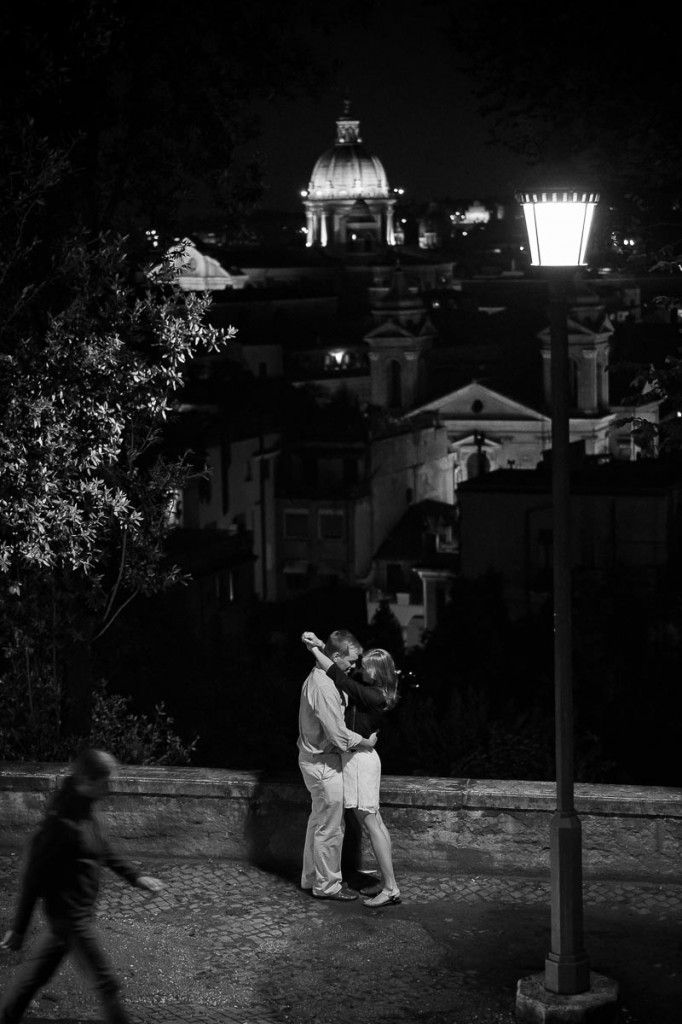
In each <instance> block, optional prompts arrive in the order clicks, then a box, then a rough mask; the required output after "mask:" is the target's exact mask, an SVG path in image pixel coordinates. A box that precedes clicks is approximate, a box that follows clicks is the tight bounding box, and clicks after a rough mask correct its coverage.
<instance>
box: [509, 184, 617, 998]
mask: <svg viewBox="0 0 682 1024" xmlns="http://www.w3.org/2000/svg"><path fill="white" fill-rule="evenodd" d="M516 198H517V200H518V201H519V202H520V203H521V206H522V207H523V213H524V216H525V219H526V227H527V229H528V239H529V242H530V249H531V259H532V263H533V265H534V266H537V267H542V268H543V271H544V273H545V275H546V277H547V280H548V282H549V298H550V343H551V400H552V525H553V534H554V537H553V577H554V580H553V587H554V700H555V705H554V728H555V757H556V811H555V813H554V814H553V816H552V821H551V824H550V873H551V950H550V952H549V953H548V954H547V957H546V959H545V975H544V985H545V988H546V989H547V990H548V991H549V992H553V993H557V994H559V995H576V994H578V993H582V992H587V991H588V990H589V988H590V964H589V960H588V958H587V954H586V953H585V950H584V948H583V907H582V836H581V826H580V820H579V818H578V815H577V814H576V811H575V805H574V801H573V693H572V689H573V682H572V664H571V662H572V656H571V646H572V635H571V534H570V515H571V507H570V473H569V450H570V449H569V446H570V431H569V358H568V328H567V323H566V320H567V311H568V310H567V298H566V297H567V291H568V285H569V282H570V280H571V278H572V276H573V274H574V272H575V268H576V267H579V266H582V265H584V263H585V251H586V248H587V243H588V239H589V232H590V226H591V224H592V219H593V216H594V210H595V207H596V205H597V202H598V200H599V196H598V195H597V194H595V193H592V192H580V191H571V190H568V189H546V190H538V191H536V192H524V193H520V194H519V195H517V197H516Z"/></svg>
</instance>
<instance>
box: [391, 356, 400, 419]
mask: <svg viewBox="0 0 682 1024" xmlns="http://www.w3.org/2000/svg"><path fill="white" fill-rule="evenodd" d="M402 404H403V393H402V369H401V366H400V363H399V362H398V361H397V360H395V359H392V360H391V362H390V363H389V364H388V406H389V409H400V408H402Z"/></svg>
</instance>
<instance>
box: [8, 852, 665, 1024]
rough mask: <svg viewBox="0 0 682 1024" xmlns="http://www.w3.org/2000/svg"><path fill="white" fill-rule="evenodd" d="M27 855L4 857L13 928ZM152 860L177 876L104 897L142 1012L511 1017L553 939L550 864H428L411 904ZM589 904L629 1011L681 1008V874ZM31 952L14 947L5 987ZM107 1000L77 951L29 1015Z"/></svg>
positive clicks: (158, 1023) (239, 868)
mask: <svg viewBox="0 0 682 1024" xmlns="http://www.w3.org/2000/svg"><path fill="white" fill-rule="evenodd" d="M17 862H18V858H17V857H15V856H6V857H4V858H3V857H0V916H1V917H2V919H3V920H2V925H1V927H3V929H4V927H5V925H7V924H8V923H9V917H10V914H11V909H12V905H13V902H14V897H15V892H16V880H17V868H18V864H17ZM144 869H145V871H146V872H148V873H149V874H153V875H156V876H157V877H159V878H162V879H163V880H164V882H165V888H164V890H163V891H162V892H161V893H160V894H159V895H157V896H150V895H149V894H146V893H143V892H142V891H140V890H137V889H133V888H131V887H129V886H127V885H126V884H125V883H123V882H121V881H120V880H119V879H117V878H116V877H115V876H113V875H108V876H107V878H106V883H105V886H104V889H103V892H102V894H101V897H100V901H99V910H98V920H99V927H100V930H101V933H102V938H103V942H104V943H105V945H106V947H107V948H108V950H109V952H110V955H111V957H112V959H113V960H114V962H115V964H116V968H117V970H118V972H119V974H120V976H121V980H122V982H123V985H124V991H125V996H126V1002H127V1004H128V1006H129V1009H130V1012H131V1016H132V1017H133V1019H134V1020H135V1021H139V1022H140V1024H142V1022H145V1024H195V1022H196V1024H205V1022H214V1024H351V1022H353V1024H369V1022H370V1021H371V1022H372V1024H408V1022H422V1024H474V1022H477V1024H511V1022H512V1021H513V1020H514V997H515V991H516V982H517V980H518V979H519V978H521V977H525V976H527V975H528V974H533V973H537V972H539V971H542V969H543V965H544V957H545V954H546V953H547V951H548V948H549V883H548V882H547V881H546V880H539V879H535V878H527V877H512V878H510V877H500V876H478V877H470V876H463V875H450V876H442V875H431V874H425V873H420V874H416V875H412V876H411V877H406V878H404V879H401V880H400V886H401V892H402V896H403V902H402V903H401V904H400V905H399V906H396V907H389V908H385V909H382V910H368V909H367V908H365V907H363V906H362V905H361V901H360V900H358V901H355V902H353V903H346V904H339V903H333V902H324V901H318V900H314V899H312V898H311V897H310V896H309V895H307V894H305V893H303V892H301V891H300V890H299V889H298V886H297V884H296V881H295V880H292V879H290V878H281V877H279V876H277V875H275V874H272V873H269V872H266V871H263V870H260V869H259V868H256V867H253V866H249V865H247V864H243V863H236V862H233V861H206V860H202V861H190V860H174V859H168V860H164V861H153V862H145V864H144ZM352 881H356V882H357V879H353V880H352ZM584 908H585V945H586V948H587V952H588V955H589V956H590V960H591V965H592V969H593V970H595V971H597V972H598V973H601V974H606V975H608V976H609V977H612V978H616V979H617V980H618V982H619V984H620V989H621V999H622V1010H621V1017H622V1020H623V1021H624V1022H627V1024H673V1022H674V1024H678V1022H679V1019H680V1011H681V1009H682V884H674V883H668V884H665V885H656V884H643V883H639V882H638V883H633V882H608V881H589V882H587V883H586V884H585V886H584ZM39 924H40V922H39V920H37V921H36V922H35V923H34V926H33V930H32V932H31V936H32V935H33V934H34V933H35V931H37V929H38V927H39ZM29 941H30V937H29ZM19 959H20V954H16V953H0V983H2V984H3V987H4V984H5V983H6V981H7V979H8V978H9V977H10V975H11V973H12V971H13V970H14V968H15V967H16V965H17V963H18V962H19ZM98 1012H99V1011H98V1006H97V1004H96V1003H95V1002H94V1000H93V997H92V994H91V993H90V991H89V989H88V988H87V985H86V984H85V983H84V982H83V981H82V979H81V977H80V975H79V974H78V973H77V971H76V970H74V968H73V967H72V966H71V964H70V963H67V964H66V965H65V966H64V967H63V968H62V970H61V972H60V973H59V974H58V975H57V976H56V977H55V978H54V979H53V981H52V982H51V983H50V986H49V987H48V988H47V989H46V990H44V991H43V993H42V996H41V998H40V999H39V1000H37V1001H36V1003H35V1004H33V1006H32V1008H31V1011H30V1013H31V1015H32V1017H31V1018H29V1017H27V1018H26V1019H27V1021H28V1020H29V1019H32V1020H33V1021H34V1022H35V1021H38V1020H41V1019H42V1020H45V1021H55V1020H60V1021H76V1020H78V1021H90V1020H92V1019H94V1018H97V1016H98Z"/></svg>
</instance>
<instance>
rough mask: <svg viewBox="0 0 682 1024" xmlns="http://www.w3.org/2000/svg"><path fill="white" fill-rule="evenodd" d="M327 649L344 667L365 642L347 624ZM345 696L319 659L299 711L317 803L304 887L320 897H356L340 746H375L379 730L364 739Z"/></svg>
mask: <svg viewBox="0 0 682 1024" xmlns="http://www.w3.org/2000/svg"><path fill="white" fill-rule="evenodd" d="M324 652H325V654H326V655H327V657H329V658H331V659H332V661H334V662H336V664H337V665H339V667H340V668H342V669H343V671H344V672H349V671H350V670H351V668H352V667H353V665H355V663H356V662H357V661H358V659H359V658H360V656H361V654H362V645H361V644H360V643H359V641H358V640H357V639H356V638H355V637H354V636H353V634H352V633H349V632H348V630H346V629H337V630H335V632H333V633H331V634H330V636H329V639H328V640H327V642H326V644H325V647H324ZM344 709H345V703H344V698H343V696H342V694H341V693H339V691H338V690H337V689H336V687H335V686H334V683H333V682H332V680H331V679H330V678H329V676H328V675H327V673H326V672H325V671H323V669H321V668H318V666H317V665H315V667H314V668H313V669H312V671H311V673H310V675H309V676H308V678H307V679H306V681H305V682H304V684H303V689H302V690H301V702H300V707H299V714H298V730H299V736H298V764H299V767H300V769H301V774H302V775H303V781H304V782H305V784H306V787H307V789H308V791H309V793H310V796H311V800H312V809H311V812H310V817H309V818H308V828H307V831H306V837H305V847H304V849H303V869H302V872H301V888H302V889H304V890H306V891H308V892H312V895H313V896H314V897H316V898H317V899H321V900H339V901H350V900H356V899H357V898H358V894H357V893H355V892H352V891H351V890H350V889H347V888H344V886H343V882H342V878H341V848H342V846H343V834H344V816H343V775H342V772H341V752H342V751H347V750H358V749H360V750H361V749H367V748H372V747H374V746H375V745H376V741H377V734H376V733H372V735H371V736H370V737H369V739H365V738H364V737H362V736H361V735H360V734H359V733H357V732H352V731H351V730H350V729H348V728H347V727H346V724H345V722H344V720H343V714H344Z"/></svg>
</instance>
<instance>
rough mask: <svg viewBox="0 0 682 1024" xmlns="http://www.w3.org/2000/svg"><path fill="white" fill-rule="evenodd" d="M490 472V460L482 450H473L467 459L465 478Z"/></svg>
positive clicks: (470, 478)
mask: <svg viewBox="0 0 682 1024" xmlns="http://www.w3.org/2000/svg"><path fill="white" fill-rule="evenodd" d="M489 472H490V460H489V458H488V456H487V455H486V453H485V452H484V451H480V452H473V453H472V454H471V455H470V456H469V458H468V459H467V480H473V478H474V477H475V476H482V474H483V473H489Z"/></svg>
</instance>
